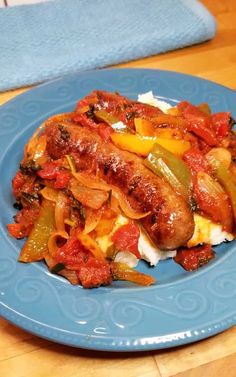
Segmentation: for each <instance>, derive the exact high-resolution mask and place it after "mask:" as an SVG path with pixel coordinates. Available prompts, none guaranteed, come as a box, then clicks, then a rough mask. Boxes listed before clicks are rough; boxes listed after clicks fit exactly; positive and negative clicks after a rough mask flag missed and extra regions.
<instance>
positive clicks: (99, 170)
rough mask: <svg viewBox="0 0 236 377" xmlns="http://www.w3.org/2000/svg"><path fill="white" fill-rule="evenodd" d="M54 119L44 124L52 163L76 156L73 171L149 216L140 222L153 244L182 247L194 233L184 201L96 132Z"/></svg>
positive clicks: (136, 159) (130, 155) (169, 247)
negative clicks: (118, 192) (96, 177)
mask: <svg viewBox="0 0 236 377" xmlns="http://www.w3.org/2000/svg"><path fill="white" fill-rule="evenodd" d="M61 123H62V122H58V121H57V120H56V119H55V120H51V121H49V122H47V123H46V128H45V131H44V132H45V133H46V134H47V136H48V138H47V140H48V142H47V152H48V154H49V155H50V157H51V158H52V159H58V158H61V157H63V156H64V155H66V154H69V153H73V154H74V155H75V156H76V162H77V168H78V169H79V170H82V171H85V172H87V173H88V174H89V175H90V176H92V175H95V174H96V175H97V174H99V176H100V177H101V178H102V179H103V180H104V181H106V182H107V183H108V184H112V185H115V186H116V187H118V188H119V189H121V190H122V191H123V193H124V194H125V195H126V196H127V198H128V200H129V202H130V204H131V206H132V207H133V208H134V209H137V210H138V211H141V212H147V211H151V214H150V215H148V216H147V217H145V218H144V219H142V220H141V222H142V224H143V226H144V228H145V229H146V231H147V233H148V234H149V236H150V237H151V238H152V240H153V241H154V243H155V244H156V245H157V246H158V247H159V248H160V249H162V250H172V249H175V248H177V247H179V246H183V245H185V244H186V242H187V241H188V240H189V239H190V238H191V236H192V234H193V231H194V220H193V214H192V213H191V211H190V209H189V207H188V205H187V203H186V202H185V201H184V199H183V198H182V197H180V196H178V195H177V194H176V193H175V192H174V190H173V189H172V188H171V187H170V186H169V185H168V184H167V183H166V182H165V181H163V180H162V179H161V178H159V177H157V176H156V175H154V174H153V173H152V172H151V171H149V169H147V168H146V167H145V166H144V165H143V163H142V159H141V158H139V157H138V156H136V155H134V154H132V153H129V152H125V151H121V150H119V149H118V148H116V147H115V146H114V145H113V144H112V143H110V142H108V143H107V142H104V141H103V140H102V139H101V137H100V136H99V135H98V134H97V133H96V131H93V130H91V129H90V130H89V129H87V128H84V127H81V126H80V125H78V124H73V122H72V120H71V119H70V118H68V119H67V120H64V121H63V127H64V128H65V129H66V131H67V133H68V137H67V138H65V137H63V134H62V127H61Z"/></svg>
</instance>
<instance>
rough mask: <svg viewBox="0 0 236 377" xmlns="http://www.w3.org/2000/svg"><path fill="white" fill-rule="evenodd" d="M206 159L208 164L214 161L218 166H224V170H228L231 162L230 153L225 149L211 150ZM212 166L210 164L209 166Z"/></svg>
mask: <svg viewBox="0 0 236 377" xmlns="http://www.w3.org/2000/svg"><path fill="white" fill-rule="evenodd" d="M206 157H207V159H208V161H209V162H210V163H212V162H214V160H216V161H217V162H219V163H220V164H222V165H224V167H225V168H226V169H228V168H229V166H230V164H231V160H232V156H231V153H230V152H229V151H228V150H227V149H225V148H212V149H211V150H210V151H209V152H208V153H207V154H206ZM211 165H212V164H211Z"/></svg>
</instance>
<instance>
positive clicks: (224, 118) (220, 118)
mask: <svg viewBox="0 0 236 377" xmlns="http://www.w3.org/2000/svg"><path fill="white" fill-rule="evenodd" d="M229 120H230V112H221V113H216V114H213V115H211V121H212V124H213V126H214V128H215V130H216V135H217V136H221V137H225V136H228V133H229Z"/></svg>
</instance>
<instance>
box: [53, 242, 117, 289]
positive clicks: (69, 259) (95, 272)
mask: <svg viewBox="0 0 236 377" xmlns="http://www.w3.org/2000/svg"><path fill="white" fill-rule="evenodd" d="M55 260H56V261H57V262H58V263H63V264H64V265H65V266H66V268H68V269H70V270H74V271H76V273H77V275H78V278H79V280H80V282H81V284H82V285H83V287H85V288H93V287H98V286H100V285H106V284H110V283H111V281H112V277H111V270H110V266H109V263H108V262H106V261H100V260H98V259H96V258H94V256H93V255H92V254H91V252H90V251H89V250H86V249H85V248H84V247H83V246H82V244H81V243H80V241H79V240H78V239H77V237H76V236H72V237H70V238H69V239H68V240H67V242H66V243H65V245H63V246H62V247H60V248H58V249H57V252H56V256H55Z"/></svg>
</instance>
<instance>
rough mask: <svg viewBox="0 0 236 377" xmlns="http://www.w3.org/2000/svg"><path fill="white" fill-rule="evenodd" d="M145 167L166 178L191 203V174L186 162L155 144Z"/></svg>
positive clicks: (145, 162)
mask: <svg viewBox="0 0 236 377" xmlns="http://www.w3.org/2000/svg"><path fill="white" fill-rule="evenodd" d="M144 165H145V166H147V167H148V168H149V169H150V170H152V171H153V172H154V173H155V174H157V175H158V176H159V177H162V178H164V179H165V180H166V181H167V182H168V183H169V184H170V185H171V186H172V187H173V188H174V190H175V191H176V192H178V193H179V194H180V195H182V196H184V197H185V198H186V200H188V201H191V192H192V181H191V174H190V171H189V169H188V168H187V166H186V164H185V163H184V161H182V160H181V158H179V157H177V156H175V155H174V154H173V153H171V152H169V151H168V150H167V149H165V148H163V147H162V146H160V145H159V144H155V145H154V147H153V149H152V150H151V152H150V153H149V155H148V156H147V158H146V159H145V160H144Z"/></svg>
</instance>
